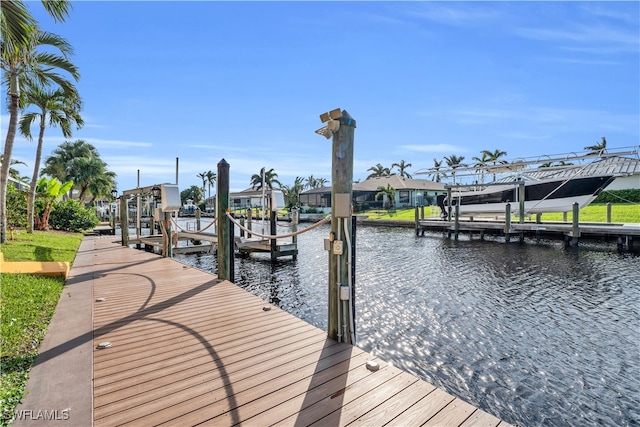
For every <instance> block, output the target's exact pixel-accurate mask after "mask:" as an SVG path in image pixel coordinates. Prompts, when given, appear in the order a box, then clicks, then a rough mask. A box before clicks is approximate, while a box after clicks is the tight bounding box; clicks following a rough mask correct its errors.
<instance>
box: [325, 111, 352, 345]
mask: <svg viewBox="0 0 640 427" xmlns="http://www.w3.org/2000/svg"><path fill="white" fill-rule="evenodd" d="M338 121H339V122H340V128H339V129H338V130H337V132H335V133H334V134H333V140H332V144H331V158H332V164H331V184H332V189H331V206H332V209H331V236H332V237H333V239H330V240H332V242H331V247H330V250H329V289H328V291H329V298H328V301H329V307H328V336H329V338H331V339H336V340H341V341H344V342H347V343H351V344H355V343H354V342H353V341H354V340H353V338H352V337H353V336H355V331H353V330H352V325H353V322H352V321H351V319H352V318H353V317H354V316H355V313H354V312H353V310H351V309H350V307H349V306H350V302H349V299H350V298H349V292H345V288H346V290H349V289H350V284H351V281H350V275H351V267H350V264H351V260H350V259H349V256H350V254H351V250H350V248H348V247H347V246H348V242H350V241H351V229H352V225H351V217H352V213H351V210H352V209H351V202H352V197H353V196H352V190H353V139H354V130H355V127H356V122H355V120H354V119H353V118H352V117H351V116H350V115H349V113H347V111H346V110H343V111H342V117H340V118H339V119H338ZM345 219H346V220H345ZM347 236H348V237H347ZM337 242H340V243H337ZM341 287H342V289H341ZM345 297H346V299H345ZM351 304H353V301H352V302H351Z"/></svg>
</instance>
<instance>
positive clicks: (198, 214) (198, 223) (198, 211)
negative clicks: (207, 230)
mask: <svg viewBox="0 0 640 427" xmlns="http://www.w3.org/2000/svg"><path fill="white" fill-rule="evenodd" d="M201 216H202V212H201V211H200V208H196V231H199V230H201V228H200V217H201Z"/></svg>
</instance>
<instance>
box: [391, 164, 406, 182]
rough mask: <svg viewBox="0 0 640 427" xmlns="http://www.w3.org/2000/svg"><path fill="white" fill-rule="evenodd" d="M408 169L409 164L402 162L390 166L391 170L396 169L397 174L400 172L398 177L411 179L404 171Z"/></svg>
mask: <svg viewBox="0 0 640 427" xmlns="http://www.w3.org/2000/svg"><path fill="white" fill-rule="evenodd" d="M410 167H411V163H405V161H404V160H400V163H392V164H391V169H393V168H398V172H400V173H399V174H398V175H400V178H409V179H411V175H410V174H409V173H408V172H407V171H406V170H407V169H409V168H410Z"/></svg>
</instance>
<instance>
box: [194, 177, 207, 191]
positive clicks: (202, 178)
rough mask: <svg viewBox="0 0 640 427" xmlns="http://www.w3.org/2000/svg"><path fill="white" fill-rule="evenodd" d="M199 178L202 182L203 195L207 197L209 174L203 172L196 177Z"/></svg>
mask: <svg viewBox="0 0 640 427" xmlns="http://www.w3.org/2000/svg"><path fill="white" fill-rule="evenodd" d="M196 176H197V177H198V178H200V179H201V180H202V195H203V196H205V195H206V194H207V193H205V191H204V190H205V188H206V185H207V172H206V171H204V172H201V173H199V174H197V175H196Z"/></svg>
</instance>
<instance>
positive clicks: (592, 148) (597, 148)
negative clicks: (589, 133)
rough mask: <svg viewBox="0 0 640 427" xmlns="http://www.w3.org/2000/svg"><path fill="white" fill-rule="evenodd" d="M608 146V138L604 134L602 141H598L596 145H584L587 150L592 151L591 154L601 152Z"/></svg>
mask: <svg viewBox="0 0 640 427" xmlns="http://www.w3.org/2000/svg"><path fill="white" fill-rule="evenodd" d="M606 148H607V139H606V138H605V137H604V136H603V137H602V141H601V142H598V143H596V144H594V145H589V146H587V147H584V149H585V150H588V151H590V153H589V154H600V153H601V152H603V151H604V150H605V149H606Z"/></svg>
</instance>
